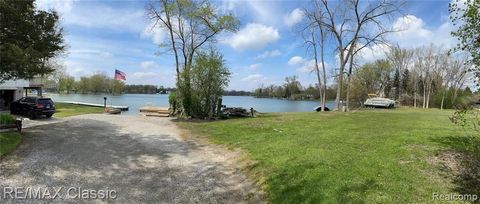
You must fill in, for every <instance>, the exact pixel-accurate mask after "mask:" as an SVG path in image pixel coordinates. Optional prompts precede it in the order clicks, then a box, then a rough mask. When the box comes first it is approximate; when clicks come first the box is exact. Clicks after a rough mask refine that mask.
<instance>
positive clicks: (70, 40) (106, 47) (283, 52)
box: [37, 0, 455, 91]
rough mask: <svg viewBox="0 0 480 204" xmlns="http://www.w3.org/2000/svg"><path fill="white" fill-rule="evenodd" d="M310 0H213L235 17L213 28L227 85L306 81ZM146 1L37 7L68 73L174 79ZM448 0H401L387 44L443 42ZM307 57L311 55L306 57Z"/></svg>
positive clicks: (44, 1)
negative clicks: (55, 17) (56, 32)
mask: <svg viewBox="0 0 480 204" xmlns="http://www.w3.org/2000/svg"><path fill="white" fill-rule="evenodd" d="M309 2H310V1H295V0H291V1H290V0H279V1H274V0H268V1H265V0H237V1H235V0H229V1H214V3H215V4H216V5H217V6H218V8H219V10H220V11H222V12H231V13H233V14H235V15H236V16H237V17H238V18H239V20H240V22H241V25H240V29H239V31H238V32H236V33H222V34H221V35H220V36H218V48H219V49H220V50H221V52H222V53H223V54H224V57H225V59H226V61H227V65H228V67H229V68H230V70H231V72H232V73H233V75H232V78H231V82H230V86H229V88H228V89H229V90H231V89H235V90H247V91H250V90H253V89H254V88H257V87H258V86H260V85H262V84H263V85H269V84H281V83H282V82H283V80H284V78H285V77H286V76H291V75H297V76H299V79H300V81H301V83H302V84H303V85H304V86H306V85H308V84H314V83H315V76H314V73H311V72H310V71H309V70H310V69H311V67H312V61H311V54H309V53H307V52H306V49H305V47H303V43H302V38H301V37H300V36H299V35H298V34H296V32H294V30H295V28H296V27H297V26H298V23H299V22H301V20H302V19H303V16H302V15H301V12H299V11H300V10H299V9H301V8H303V7H305V6H308V5H309ZM147 3H148V1H91V0H90V1H70V0H60V1H49V0H39V1H37V6H38V7H39V8H41V9H55V10H57V11H58V12H59V13H60V14H61V17H62V21H61V25H62V26H63V27H64V29H65V31H66V33H65V38H66V42H67V44H68V51H67V53H65V55H64V56H62V57H61V58H60V59H58V61H59V63H61V64H64V65H65V67H66V70H67V72H68V73H69V74H71V75H73V76H75V77H77V78H78V77H80V76H89V75H92V74H94V73H96V72H104V73H106V74H107V75H112V76H113V74H114V69H116V68H117V69H120V70H122V71H124V72H125V73H126V74H127V81H126V82H127V84H153V85H163V86H168V87H173V86H174V84H175V72H174V62H173V56H172V55H171V54H169V53H165V52H162V50H161V49H159V48H158V46H157V43H158V42H161V41H162V40H163V39H165V37H166V35H165V33H164V32H162V31H161V30H158V29H156V30H155V29H154V30H152V29H151V23H149V22H148V21H147V19H146V18H145V11H144V8H145V5H146V4H147ZM448 3H449V1H433V0H432V1H407V6H406V7H405V8H404V9H403V10H404V11H403V13H404V14H405V15H404V16H399V17H398V18H395V19H392V21H389V22H385V23H386V24H390V26H394V27H395V26H397V27H398V26H400V27H402V30H403V31H402V32H398V33H394V34H391V36H389V39H391V42H390V43H391V44H397V43H398V44H399V45H400V46H402V47H408V48H413V47H417V46H421V45H428V44H430V43H433V44H436V45H442V46H444V47H446V48H449V47H451V46H453V45H454V44H455V39H453V38H452V37H451V36H450V32H451V30H452V26H451V24H450V23H449V21H448ZM386 50H387V48H386V46H381V45H378V46H372V47H370V48H368V49H365V51H364V52H363V54H362V61H363V62H368V61H373V60H375V59H378V58H381V57H383V56H384V52H385V51H386ZM333 56H334V55H333V54H331V55H330V56H329V57H328V59H327V64H328V65H327V66H328V69H329V71H328V73H329V74H331V73H333V69H334V67H335V59H334V57H333ZM313 65H314V63H313Z"/></svg>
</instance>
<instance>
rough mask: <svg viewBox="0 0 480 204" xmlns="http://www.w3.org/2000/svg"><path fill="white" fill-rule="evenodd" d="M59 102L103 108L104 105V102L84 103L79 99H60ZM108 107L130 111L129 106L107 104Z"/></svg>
mask: <svg viewBox="0 0 480 204" xmlns="http://www.w3.org/2000/svg"><path fill="white" fill-rule="evenodd" d="M59 103H68V104H75V105H82V106H93V107H101V108H103V107H104V106H103V104H96V103H84V102H77V101H60V102H59ZM107 108H114V109H120V110H122V111H128V106H112V105H107Z"/></svg>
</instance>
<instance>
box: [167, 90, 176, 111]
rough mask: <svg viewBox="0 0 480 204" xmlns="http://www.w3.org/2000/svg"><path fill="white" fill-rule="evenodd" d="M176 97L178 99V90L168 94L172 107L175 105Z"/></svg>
mask: <svg viewBox="0 0 480 204" xmlns="http://www.w3.org/2000/svg"><path fill="white" fill-rule="evenodd" d="M176 99H177V92H171V93H170V94H169V95H168V103H169V104H170V107H173V106H174V105H175V100H176Z"/></svg>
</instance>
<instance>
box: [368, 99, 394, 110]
mask: <svg viewBox="0 0 480 204" xmlns="http://www.w3.org/2000/svg"><path fill="white" fill-rule="evenodd" d="M364 105H365V107H366V108H394V107H395V101H394V100H392V99H388V98H380V97H375V98H369V99H367V100H366V101H365V103H364Z"/></svg>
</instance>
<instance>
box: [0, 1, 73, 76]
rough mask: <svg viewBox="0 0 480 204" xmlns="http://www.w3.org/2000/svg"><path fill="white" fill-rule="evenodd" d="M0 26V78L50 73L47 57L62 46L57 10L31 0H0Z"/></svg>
mask: <svg viewBox="0 0 480 204" xmlns="http://www.w3.org/2000/svg"><path fill="white" fill-rule="evenodd" d="M0 30H1V32H0V59H1V60H0V81H3V80H9V79H13V78H24V79H31V78H33V77H35V76H37V75H46V74H49V73H52V72H53V71H54V68H53V67H52V66H51V64H50V63H49V60H51V59H52V58H54V57H56V56H58V55H59V54H61V53H62V52H63V51H64V50H65V45H64V39H63V29H62V28H61V27H59V16H58V14H57V13H56V12H55V11H41V10H36V9H35V4H34V1H33V0H23V1H15V0H1V1H0Z"/></svg>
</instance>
